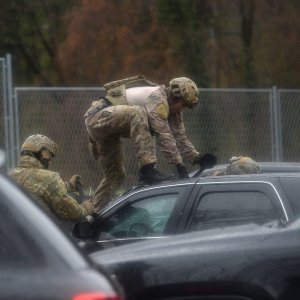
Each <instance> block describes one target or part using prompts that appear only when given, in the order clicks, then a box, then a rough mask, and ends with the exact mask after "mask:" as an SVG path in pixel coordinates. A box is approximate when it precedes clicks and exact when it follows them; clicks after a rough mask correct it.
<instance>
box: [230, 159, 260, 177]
mask: <svg viewBox="0 0 300 300" xmlns="http://www.w3.org/2000/svg"><path fill="white" fill-rule="evenodd" d="M229 162H230V165H229V166H228V167H227V174H256V173H260V167H259V165H258V164H257V162H256V161H254V160H253V159H252V158H250V157H247V156H238V157H236V156H233V157H232V158H231V159H230V160H229Z"/></svg>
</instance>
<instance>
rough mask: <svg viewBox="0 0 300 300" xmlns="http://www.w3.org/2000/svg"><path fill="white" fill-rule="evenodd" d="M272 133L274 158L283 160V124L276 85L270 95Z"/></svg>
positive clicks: (274, 159)
mask: <svg viewBox="0 0 300 300" xmlns="http://www.w3.org/2000/svg"><path fill="white" fill-rule="evenodd" d="M270 113H271V118H270V119H271V133H272V160H273V161H282V160H283V155H282V136H281V132H282V126H281V108H280V97H279V96H278V90H277V87H276V86H273V88H272V90H271V95H270Z"/></svg>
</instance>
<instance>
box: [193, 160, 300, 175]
mask: <svg viewBox="0 0 300 300" xmlns="http://www.w3.org/2000/svg"><path fill="white" fill-rule="evenodd" d="M257 163H258V165H259V167H260V169H261V173H272V172H281V173H283V172H284V173H285V172H300V163H299V162H257ZM227 166H228V164H220V165H216V166H214V167H213V168H211V169H206V170H204V171H203V172H202V173H200V174H199V176H200V177H205V176H210V175H211V174H212V173H213V172H215V171H220V170H224V169H226V168H227ZM196 173H197V171H194V172H192V173H191V174H190V176H194V175H195V174H196Z"/></svg>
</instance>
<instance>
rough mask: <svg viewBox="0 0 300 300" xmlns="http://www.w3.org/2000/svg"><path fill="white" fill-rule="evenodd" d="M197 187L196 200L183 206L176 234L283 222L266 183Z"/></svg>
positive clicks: (282, 211) (281, 211)
mask: <svg viewBox="0 0 300 300" xmlns="http://www.w3.org/2000/svg"><path fill="white" fill-rule="evenodd" d="M200 187H201V188H200V190H199V193H198V195H197V197H196V198H195V199H194V200H193V201H191V202H190V203H189V205H188V206H187V209H186V211H185V213H184V216H183V218H182V222H181V224H180V226H179V231H180V230H181V231H198V230H206V229H211V228H222V227H225V226H234V225H241V224H246V223H257V224H264V223H267V222H269V221H272V220H283V221H287V218H288V215H287V210H286V208H285V206H284V202H283V200H282V198H281V196H280V194H279V193H278V191H277V190H276V188H275V186H274V185H273V184H271V183H269V182H219V183H207V184H200Z"/></svg>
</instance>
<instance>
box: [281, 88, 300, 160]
mask: <svg viewBox="0 0 300 300" xmlns="http://www.w3.org/2000/svg"><path fill="white" fill-rule="evenodd" d="M278 95H279V99H280V115H281V119H280V122H281V127H282V145H283V160H284V161H291V162H293V161H299V160H300V90H279V91H278Z"/></svg>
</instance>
